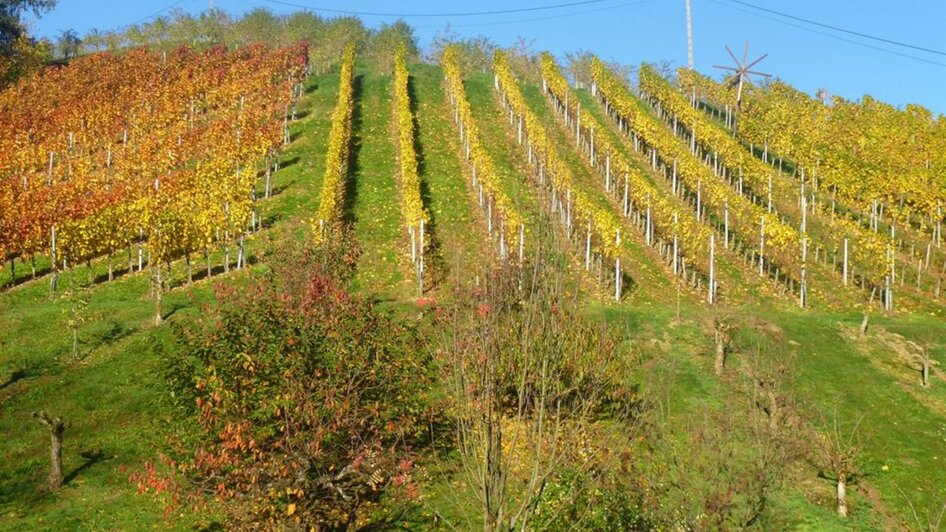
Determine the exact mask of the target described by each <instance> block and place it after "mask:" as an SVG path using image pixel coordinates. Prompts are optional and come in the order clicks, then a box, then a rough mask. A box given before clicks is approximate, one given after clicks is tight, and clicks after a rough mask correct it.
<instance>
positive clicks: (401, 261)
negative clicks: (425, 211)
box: [348, 63, 416, 298]
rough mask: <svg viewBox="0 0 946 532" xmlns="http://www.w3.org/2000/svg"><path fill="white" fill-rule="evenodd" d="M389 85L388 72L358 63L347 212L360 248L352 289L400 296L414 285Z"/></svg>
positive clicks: (411, 289) (404, 295) (409, 291)
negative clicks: (398, 170) (401, 199)
mask: <svg viewBox="0 0 946 532" xmlns="http://www.w3.org/2000/svg"><path fill="white" fill-rule="evenodd" d="M391 83H392V78H391V76H390V75H389V74H387V73H381V72H380V71H379V69H377V68H375V67H373V66H368V65H365V64H364V63H359V65H358V70H357V72H356V81H355V84H356V85H355V99H356V102H355V116H354V132H353V137H354V138H353V146H352V160H351V161H350V167H349V174H348V178H349V179H350V180H351V181H350V183H349V197H348V201H349V202H350V208H349V212H348V215H349V216H350V219H351V221H352V222H353V225H354V229H355V236H356V237H357V238H358V244H359V246H360V247H361V252H362V255H361V257H360V258H359V261H358V268H357V273H356V275H355V279H354V280H353V281H352V288H353V289H354V290H368V291H370V292H372V293H378V294H382V295H383V297H388V298H401V297H406V296H407V295H408V294H412V293H414V292H416V288H414V287H412V286H411V284H412V283H413V276H411V275H408V273H409V272H410V271H411V267H410V257H409V256H408V253H409V247H408V241H407V237H406V236H405V232H404V231H403V228H402V225H403V218H402V217H401V202H400V195H399V192H398V186H397V159H396V157H397V155H396V153H397V146H396V145H395V137H394V136H393V129H392V127H393V123H392V119H393V115H392V113H393V108H392V103H391V102H392V98H393V92H392V89H393V88H392V86H391Z"/></svg>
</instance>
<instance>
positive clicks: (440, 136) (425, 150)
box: [411, 64, 491, 295]
mask: <svg viewBox="0 0 946 532" xmlns="http://www.w3.org/2000/svg"><path fill="white" fill-rule="evenodd" d="M442 80H443V73H442V71H441V69H440V68H438V67H435V66H432V65H425V64H416V65H411V83H412V85H411V88H412V89H413V93H412V97H413V102H414V106H415V107H414V113H415V120H416V123H417V124H418V126H419V127H417V138H416V149H417V153H418V159H419V162H418V164H419V169H420V173H421V194H422V196H423V198H424V206H425V207H426V208H427V212H428V214H429V216H430V222H429V227H430V228H431V229H432V233H433V239H434V240H433V241H434V243H435V248H434V258H433V264H432V265H431V266H432V268H431V269H430V271H431V281H433V283H435V285H437V286H438V287H439V290H438V291H439V293H440V294H441V295H447V294H449V292H450V288H451V287H452V286H454V285H455V284H456V283H457V282H459V283H461V285H466V284H468V283H469V281H470V279H471V275H470V273H471V272H473V271H477V270H478V265H480V264H482V262H483V259H484V253H489V252H491V250H489V249H484V246H483V239H482V238H481V237H480V235H478V231H479V228H478V227H477V214H476V212H475V210H474V209H475V208H476V207H474V205H473V203H472V197H471V195H470V192H469V190H468V187H467V184H466V178H465V177H464V175H463V169H462V166H461V163H460V158H459V152H458V151H457V149H458V148H457V145H456V142H454V141H453V140H454V137H455V132H454V129H453V124H452V123H451V112H450V104H449V102H448V101H447V98H446V95H445V94H444V92H443V85H442Z"/></svg>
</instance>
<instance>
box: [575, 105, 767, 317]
mask: <svg viewBox="0 0 946 532" xmlns="http://www.w3.org/2000/svg"><path fill="white" fill-rule="evenodd" d="M572 93H573V94H576V95H577V97H578V99H579V100H580V101H581V104H582V106H581V112H582V113H583V114H584V113H589V114H590V115H591V116H593V117H594V119H595V120H597V122H598V123H599V124H601V127H600V128H595V135H606V136H607V138H608V140H609V141H610V142H611V145H613V146H614V147H615V148H616V149H617V150H618V151H620V153H621V154H622V155H623V156H624V158H625V159H626V160H627V161H628V162H629V163H630V164H631V165H632V166H633V167H634V168H635V169H637V170H638V171H639V172H640V173H641V174H642V175H643V176H644V177H645V178H646V179H647V180H648V181H649V182H650V183H651V184H652V185H654V186H655V187H656V188H657V189H658V190H660V191H662V192H663V193H664V194H665V195H667V196H668V197H669V196H672V195H673V192H672V191H671V190H670V186H669V185H668V184H667V180H666V179H663V178H662V177H659V176H657V175H655V174H654V173H653V172H652V171H651V169H650V167H649V166H648V165H646V164H644V163H643V159H642V158H641V155H640V154H637V153H635V152H634V150H633V149H631V145H630V141H629V140H628V139H627V137H625V136H624V135H621V134H619V133H618V131H617V126H616V125H615V124H614V122H613V121H612V120H611V119H609V118H608V117H606V116H605V115H604V112H603V109H602V108H601V103H600V102H599V101H598V100H597V98H594V97H592V96H591V94H590V93H588V91H586V90H575V91H573V92H572ZM619 170H620V169H619ZM616 175H620V174H619V173H617V174H616ZM687 208H689V206H688V205H686V204H683V203H682V202H681V204H680V210H681V212H683V210H684V209H687ZM716 267H717V271H718V272H719V274H720V275H719V281H718V283H719V292H720V293H719V294H718V295H719V298H720V301H723V302H734V303H736V302H740V303H745V302H748V301H758V300H759V299H760V298H768V297H770V294H769V293H768V292H767V291H763V290H760V289H759V288H760V286H759V285H760V284H761V283H760V281H761V279H760V278H759V276H758V275H746V274H745V273H746V270H747V269H748V266H746V264H745V262H743V261H742V259H741V258H739V257H738V256H736V255H735V254H734V253H729V252H727V251H726V250H725V247H724V246H719V247H717V248H716ZM772 300H773V301H775V299H774V298H773V299H772Z"/></svg>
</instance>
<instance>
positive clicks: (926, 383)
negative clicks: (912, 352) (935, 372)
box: [923, 350, 930, 388]
mask: <svg viewBox="0 0 946 532" xmlns="http://www.w3.org/2000/svg"><path fill="white" fill-rule="evenodd" d="M923 387H924V388H929V387H930V355H929V353H928V352H926V351H925V350H924V351H923Z"/></svg>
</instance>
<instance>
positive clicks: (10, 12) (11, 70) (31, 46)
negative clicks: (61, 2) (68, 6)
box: [0, 0, 56, 88]
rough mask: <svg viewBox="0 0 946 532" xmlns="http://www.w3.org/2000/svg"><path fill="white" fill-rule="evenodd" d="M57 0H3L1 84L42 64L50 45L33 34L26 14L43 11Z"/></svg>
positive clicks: (0, 61) (0, 53)
mask: <svg viewBox="0 0 946 532" xmlns="http://www.w3.org/2000/svg"><path fill="white" fill-rule="evenodd" d="M55 5H56V0H3V1H2V2H0V88H2V87H3V86H5V85H6V84H8V83H10V82H12V81H14V80H16V79H17V78H19V77H20V76H22V75H24V74H26V73H28V72H30V71H32V70H33V69H35V68H37V67H38V66H40V65H42V64H43V62H44V60H45V59H46V58H47V56H48V49H46V48H45V47H44V46H43V45H42V43H40V42H37V41H36V40H35V39H33V38H31V37H30V36H29V35H28V34H27V31H26V27H25V26H24V25H23V21H22V17H23V15H24V14H26V13H28V12H32V13H33V14H34V15H37V16H38V15H40V14H42V13H45V12H47V11H49V10H50V9H52V8H53V7H55Z"/></svg>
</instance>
